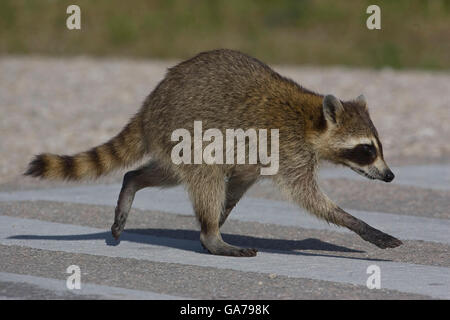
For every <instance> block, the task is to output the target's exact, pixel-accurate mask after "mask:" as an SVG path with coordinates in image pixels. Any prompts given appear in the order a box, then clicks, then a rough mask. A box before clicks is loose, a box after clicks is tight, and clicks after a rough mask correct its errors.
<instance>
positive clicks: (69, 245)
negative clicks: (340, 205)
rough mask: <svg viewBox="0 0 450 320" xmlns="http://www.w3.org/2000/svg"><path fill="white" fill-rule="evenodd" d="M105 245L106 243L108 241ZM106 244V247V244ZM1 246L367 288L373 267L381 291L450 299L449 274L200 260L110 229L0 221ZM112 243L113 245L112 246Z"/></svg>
mask: <svg viewBox="0 0 450 320" xmlns="http://www.w3.org/2000/svg"><path fill="white" fill-rule="evenodd" d="M105 240H106V241H105ZM105 242H106V243H105ZM0 243H1V244H3V245H20V246H25V247H30V248H35V249H43V250H50V251H64V252H71V253H85V254H93V255H100V256H109V257H123V258H134V259H140V260H147V261H157V262H167V263H178V264H180V263H181V264H187V265H196V266H204V267H214V268H218V269H233V270H238V271H248V272H259V273H268V274H272V273H273V274H279V275H284V276H289V277H297V278H309V279H317V280H326V281H333V282H340V283H350V284H355V285H362V286H364V285H366V281H367V279H368V277H369V275H368V274H367V273H366V272H367V268H368V267H369V266H370V265H377V266H379V267H380V270H381V287H382V288H385V289H391V290H398V291H401V292H407V293H416V294H422V295H428V296H431V297H434V298H443V299H449V298H450V292H449V290H448V288H449V287H450V269H449V268H445V267H435V266H424V265H415V264H408V263H397V262H389V261H370V260H364V259H354V258H342V257H335V256H325V255H316V254H306V253H296V254H286V252H282V251H270V252H269V251H264V252H260V253H259V254H258V256H257V257H255V258H248V259H247V258H232V257H220V256H212V255H207V254H205V255H201V259H200V258H199V252H202V249H201V247H200V244H199V242H198V241H189V240H179V239H171V238H163V237H155V236H147V235H140V234H132V233H126V232H125V233H124V234H123V240H122V241H121V242H120V244H119V245H113V244H115V243H114V242H113V240H112V238H111V236H110V233H109V232H105V230H102V229H97V228H90V227H81V226H75V225H69V224H60V223H52V222H44V221H39V220H33V219H21V218H13V217H8V216H0ZM108 244H109V245H108Z"/></svg>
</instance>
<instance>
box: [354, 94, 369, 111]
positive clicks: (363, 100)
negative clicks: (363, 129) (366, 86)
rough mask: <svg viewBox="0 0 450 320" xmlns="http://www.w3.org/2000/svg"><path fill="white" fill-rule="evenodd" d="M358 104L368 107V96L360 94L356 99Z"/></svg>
mask: <svg viewBox="0 0 450 320" xmlns="http://www.w3.org/2000/svg"><path fill="white" fill-rule="evenodd" d="M354 101H355V102H356V103H357V104H359V105H360V106H361V107H364V108H366V109H367V100H366V97H364V95H363V94H361V95H359V96H358V97H357V98H356V99H355V100H354Z"/></svg>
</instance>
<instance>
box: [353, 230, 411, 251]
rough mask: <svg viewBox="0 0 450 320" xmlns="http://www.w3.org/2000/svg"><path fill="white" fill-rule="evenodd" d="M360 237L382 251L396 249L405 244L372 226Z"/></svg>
mask: <svg viewBox="0 0 450 320" xmlns="http://www.w3.org/2000/svg"><path fill="white" fill-rule="evenodd" d="M360 236H361V238H363V239H364V240H366V241H369V242H370V243H373V244H374V245H376V246H377V247H379V248H381V249H386V248H395V247H398V246H400V245H402V244H403V242H401V241H400V240H398V239H397V238H394V237H393V236H390V235H388V234H387V233H384V232H381V231H380V230H377V229H375V228H372V227H370V226H368V228H366V230H365V231H364V232H363V233H361V234H360Z"/></svg>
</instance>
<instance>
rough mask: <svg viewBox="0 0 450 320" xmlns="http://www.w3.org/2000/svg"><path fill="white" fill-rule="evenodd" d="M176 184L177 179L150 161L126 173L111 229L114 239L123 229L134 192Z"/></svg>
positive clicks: (177, 182)
mask: <svg viewBox="0 0 450 320" xmlns="http://www.w3.org/2000/svg"><path fill="white" fill-rule="evenodd" d="M177 184H179V181H178V179H176V177H174V176H173V175H172V173H171V172H169V171H168V170H167V169H164V168H162V167H161V166H159V165H158V163H156V162H155V161H150V162H149V163H147V164H146V165H144V166H143V167H141V168H139V169H137V170H134V171H129V172H127V173H126V174H125V176H124V177H123V184H122V189H121V190H120V195H119V199H118V200H117V206H116V211H115V217H114V224H113V225H112V227H111V231H112V234H113V236H114V238H115V239H116V240H117V239H118V238H119V237H120V234H121V233H122V231H123V229H124V227H125V223H126V221H127V217H128V213H129V212H130V209H131V205H132V203H133V200H134V196H135V194H136V192H138V191H139V190H141V189H143V188H146V187H156V186H160V187H169V186H175V185H177Z"/></svg>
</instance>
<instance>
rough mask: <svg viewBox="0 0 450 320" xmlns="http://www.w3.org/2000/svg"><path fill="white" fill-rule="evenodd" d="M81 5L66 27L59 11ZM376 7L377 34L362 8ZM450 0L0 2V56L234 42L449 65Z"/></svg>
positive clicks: (291, 55)
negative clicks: (73, 24)
mask: <svg viewBox="0 0 450 320" xmlns="http://www.w3.org/2000/svg"><path fill="white" fill-rule="evenodd" d="M70 4H78V5H79V6H80V8H81V15H82V17H81V19H82V21H81V25H82V29H81V30H68V29H67V28H66V26H65V21H66V18H67V17H68V15H67V14H66V8H67V6H68V5H70ZM370 4H378V5H379V6H380V7H381V26H382V29H381V30H368V29H367V28H366V19H367V17H368V15H367V14H366V8H367V6H368V5H370ZM448 39H450V0H428V1H427V0H395V1H393V0H377V1H371V0H370V1H365V0H360V1H357V0H349V1H335V0H277V1H269V0H227V1H221V0H220V1H219V0H208V1H206V0H205V1H202V0H184V1H181V0H153V1H150V0H130V1H119V0H78V1H77V0H0V54H44V55H58V56H59V55H80V54H83V55H93V56H114V57H135V58H149V57H151V58H177V59H179V58H187V57H190V56H192V55H194V54H196V53H198V52H200V51H204V50H210V49H215V48H225V47H226V48H233V49H238V50H241V51H244V52H247V53H249V54H251V55H254V56H256V57H258V58H260V59H262V60H264V61H267V62H270V63H282V64H309V65H349V66H364V67H375V68H379V67H383V66H391V67H393V68H415V69H423V68H424V69H448V68H450V41H448Z"/></svg>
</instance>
